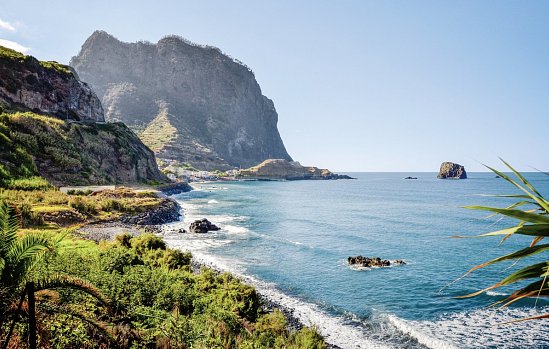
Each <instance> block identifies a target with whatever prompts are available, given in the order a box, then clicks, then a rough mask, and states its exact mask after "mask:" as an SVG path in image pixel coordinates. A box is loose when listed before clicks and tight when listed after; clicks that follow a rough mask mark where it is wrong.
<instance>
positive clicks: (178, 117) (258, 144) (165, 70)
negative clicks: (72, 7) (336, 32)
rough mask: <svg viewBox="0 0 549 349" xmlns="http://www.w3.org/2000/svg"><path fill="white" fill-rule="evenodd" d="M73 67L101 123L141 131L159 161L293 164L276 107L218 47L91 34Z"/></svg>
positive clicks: (204, 165)
mask: <svg viewBox="0 0 549 349" xmlns="http://www.w3.org/2000/svg"><path fill="white" fill-rule="evenodd" d="M71 66H73V67H74V69H75V70H76V71H77V72H78V74H79V75H80V77H82V79H83V80H85V81H87V82H88V83H89V84H90V85H91V86H92V87H93V89H94V91H95V92H96V93H97V94H98V96H99V97H100V98H101V100H102V102H103V106H104V107H105V113H106V115H105V116H106V119H107V120H111V121H112V120H118V121H122V122H124V123H125V124H127V125H129V126H130V127H131V128H133V129H136V130H139V131H140V132H141V133H140V136H141V138H142V139H143V141H144V142H145V143H146V144H147V145H148V146H150V147H152V148H153V149H154V150H155V152H156V155H157V156H158V157H160V158H166V159H174V160H178V161H181V162H186V163H189V164H191V165H193V166H194V167H196V168H199V169H207V170H212V169H228V168H231V167H249V166H253V165H255V164H257V163H260V162H261V161H263V160H265V159H268V158H281V159H287V160H291V157H290V156H289V155H288V153H287V152H286V149H285V147H284V144H283V143H282V139H281V138H280V134H279V132H278V129H277V122H278V114H277V113H276V110H275V107H274V104H273V102H272V101H271V100H270V99H268V98H267V97H265V96H263V94H262V92H261V88H260V87H259V85H258V83H257V81H256V80H255V77H254V74H253V73H252V71H251V70H250V69H249V68H248V67H246V66H245V65H243V64H242V63H240V62H238V61H236V60H234V59H232V58H230V57H228V56H227V55H225V54H223V53H222V52H221V51H220V50H219V49H217V48H214V47H208V46H199V45H196V44H192V43H190V42H188V41H186V40H184V39H182V38H179V37H175V36H168V37H165V38H163V39H161V40H160V41H159V42H158V43H156V44H152V43H148V42H137V43H124V42H121V41H119V40H117V39H116V38H114V37H113V36H111V35H109V34H107V33H105V32H102V31H96V32H95V33H93V34H92V35H91V36H90V37H89V38H88V39H87V40H86V42H85V43H84V45H83V46H82V49H81V51H80V53H79V54H78V55H77V56H76V57H73V59H72V60H71ZM174 130H175V132H173V131H174Z"/></svg>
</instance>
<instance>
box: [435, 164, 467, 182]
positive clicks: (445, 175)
mask: <svg viewBox="0 0 549 349" xmlns="http://www.w3.org/2000/svg"><path fill="white" fill-rule="evenodd" d="M437 178H440V179H465V178H467V172H465V167H463V166H461V165H459V164H454V163H453V162H443V163H442V164H441V165H440V171H439V172H438V175H437Z"/></svg>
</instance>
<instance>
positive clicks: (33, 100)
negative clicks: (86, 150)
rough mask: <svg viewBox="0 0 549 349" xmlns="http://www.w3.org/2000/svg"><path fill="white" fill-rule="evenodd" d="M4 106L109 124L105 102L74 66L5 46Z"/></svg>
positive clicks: (1, 64) (0, 97) (1, 69)
mask: <svg viewBox="0 0 549 349" xmlns="http://www.w3.org/2000/svg"><path fill="white" fill-rule="evenodd" d="M0 104H2V105H4V106H5V107H8V108H9V109H12V110H30V111H33V112H35V113H39V114H46V115H49V116H54V117H56V118H59V119H63V120H74V121H91V122H101V121H105V119H104V116H103V107H102V106H101V101H100V100H99V98H97V96H96V95H95V93H94V92H93V91H92V89H91V88H90V87H89V86H88V85H87V84H86V83H84V82H82V81H80V79H79V78H78V76H77V75H76V74H75V73H74V72H73V71H72V69H71V68H70V67H68V66H66V65H62V64H59V63H57V62H42V61H39V60H37V59H36V58H34V57H32V56H25V55H23V54H22V53H19V52H17V51H14V50H11V49H8V48H5V47H2V46H0Z"/></svg>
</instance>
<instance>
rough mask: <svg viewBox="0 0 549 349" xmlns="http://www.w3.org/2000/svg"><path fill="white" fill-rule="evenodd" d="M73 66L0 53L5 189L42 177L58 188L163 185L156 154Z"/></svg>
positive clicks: (0, 163) (0, 171)
mask: <svg viewBox="0 0 549 349" xmlns="http://www.w3.org/2000/svg"><path fill="white" fill-rule="evenodd" d="M103 120H104V114H103V109H102V107H101V102H100V101H99V99H98V98H97V96H96V95H95V93H94V92H93V91H92V90H91V89H90V88H89V86H88V85H86V84H85V83H83V82H82V81H80V79H79V78H78V76H77V75H76V74H75V73H73V72H72V70H71V69H70V67H68V66H65V65H62V64H59V63H56V62H43V61H39V60H37V59H36V58H34V57H31V56H25V55H23V54H21V53H19V52H16V51H13V50H10V49H8V48H4V47H2V46H0V186H1V185H5V184H6V182H9V180H12V179H20V178H28V177H31V176H35V175H40V176H42V177H44V178H46V179H47V180H48V181H50V183H52V184H55V185H60V186H61V185H88V184H114V183H150V182H166V181H167V178H166V177H165V176H164V175H163V174H162V173H161V172H160V171H159V170H158V167H157V165H156V160H155V157H154V153H153V152H152V151H151V150H150V149H149V148H147V147H146V146H145V145H144V144H143V143H142V142H141V140H140V139H139V138H138V137H137V136H136V135H135V133H133V132H132V131H131V130H130V129H129V128H128V127H127V126H126V125H124V124H123V123H105V122H103Z"/></svg>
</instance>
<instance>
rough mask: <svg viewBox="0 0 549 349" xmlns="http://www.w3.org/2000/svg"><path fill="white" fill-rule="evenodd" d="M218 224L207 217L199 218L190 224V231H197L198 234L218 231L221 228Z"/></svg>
mask: <svg viewBox="0 0 549 349" xmlns="http://www.w3.org/2000/svg"><path fill="white" fill-rule="evenodd" d="M220 229H221V228H219V227H218V226H217V225H215V224H213V223H212V222H210V221H209V220H207V219H206V218H203V219H198V220H196V221H194V222H192V223H191V225H190V226H189V232H190V233H197V234H205V233H207V232H209V231H217V230H220Z"/></svg>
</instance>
